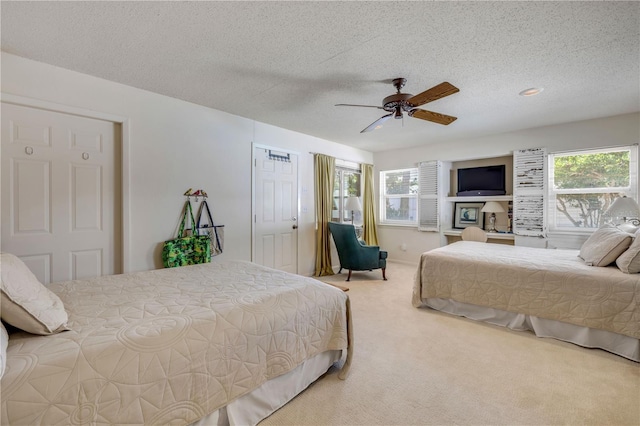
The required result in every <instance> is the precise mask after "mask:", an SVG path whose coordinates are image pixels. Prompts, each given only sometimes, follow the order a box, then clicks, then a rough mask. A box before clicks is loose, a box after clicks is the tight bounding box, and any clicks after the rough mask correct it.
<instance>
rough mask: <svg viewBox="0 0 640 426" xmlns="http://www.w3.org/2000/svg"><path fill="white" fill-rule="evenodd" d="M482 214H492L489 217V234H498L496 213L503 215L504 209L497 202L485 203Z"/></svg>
mask: <svg viewBox="0 0 640 426" xmlns="http://www.w3.org/2000/svg"><path fill="white" fill-rule="evenodd" d="M481 211H482V213H491V216H489V229H487V232H498V230H497V229H496V213H503V212H504V208H503V207H502V205H501V204H500V203H498V202H497V201H488V202H486V203H485V205H484V207H482V210H481Z"/></svg>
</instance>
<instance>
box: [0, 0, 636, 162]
mask: <svg viewBox="0 0 640 426" xmlns="http://www.w3.org/2000/svg"><path fill="white" fill-rule="evenodd" d="M1 12H2V18H1V19H2V22H1V25H2V26H1V31H2V50H3V51H6V52H9V53H12V54H15V55H19V56H23V57H26V58H30V59H34V60H36V61H41V62H45V63H49V64H52V65H56V66H59V67H62V68H67V69H71V70H75V71H79V72H82V73H86V74H90V75H94V76H97V77H101V78H105V79H108V80H112V81H116V82H120V83H123V84H127V85H130V86H134V87H138V88H142V89H146V90H150V91H153V92H157V93H161V94H164V95H168V96H172V97H175V98H179V99H183V100H187V101H190V102H193V103H196V104H201V105H205V106H208V107H211V108H215V109H218V110H222V111H227V112H229V113H232V114H236V115H239V116H243V117H247V118H251V119H255V120H257V121H261V122H265V123H269V124H273V125H275V126H279V127H283V128H287V129H291V130H295V131H298V132H302V133H306V134H309V135H313V136H317V137H320V138H324V139H328V140H331V141H335V142H339V143H343V144H347V145H351V146H354V147H357V148H361V149H365V150H369V151H384V150H391V149H397V148H403V147H412V146H418V145H425V144H430V143H439V142H446V141H450V140H455V139H461V138H469V137H475V136H483V135H489V134H494V133H501V132H506V131H513V130H518V129H525V128H531V127H538V126H544V125H551V124H558V123H564V122H570V121H576V120H584V119H591V118H596V117H605V116H611V115H617V114H624V113H630V112H636V111H639V110H640V3H638V2H563V1H559V2H531V1H527V2H244V1H241V2H206V1H201V2H151V1H143V2H88V1H85V2H23V1H20V2H9V1H2V10H1ZM395 77H405V78H406V79H407V84H406V86H405V88H404V89H403V92H406V93H412V94H417V93H420V92H422V91H424V90H426V89H428V88H430V87H432V86H434V85H436V84H439V83H441V82H443V81H449V82H451V83H452V84H453V85H455V86H457V87H458V88H459V89H460V92H459V93H456V94H454V95H451V96H449V97H446V98H443V99H440V100H438V101H435V102H433V103H429V104H427V105H424V106H423V108H424V109H428V110H431V111H436V112H440V113H443V114H448V115H453V116H456V117H458V120H457V121H455V122H454V123H452V124H451V125H449V126H442V125H439V124H434V123H430V122H427V121H423V120H419V119H416V118H410V117H408V116H406V114H405V118H404V120H402V121H401V120H389V121H387V122H386V123H385V125H384V127H383V128H382V129H380V130H376V131H374V132H369V133H364V134H361V133H360V130H362V129H363V128H365V127H366V126H368V125H369V124H370V123H372V122H373V121H375V120H376V119H377V118H379V117H380V116H381V115H383V114H385V112H384V111H382V110H378V109H374V108H355V107H336V106H334V105H335V104H337V103H352V104H365V105H380V104H381V102H382V99H383V98H384V97H385V96H388V95H391V94H393V93H394V92H395V89H394V88H393V87H392V85H391V83H390V80H391V79H393V78H395ZM532 86H536V87H543V88H544V91H543V92H542V94H540V95H538V96H534V97H522V96H518V92H520V91H521V90H523V89H526V88H529V87H532Z"/></svg>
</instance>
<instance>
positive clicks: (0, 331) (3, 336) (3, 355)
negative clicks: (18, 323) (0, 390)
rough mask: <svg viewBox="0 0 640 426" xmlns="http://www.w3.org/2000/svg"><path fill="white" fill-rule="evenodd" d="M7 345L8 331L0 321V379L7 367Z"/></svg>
mask: <svg viewBox="0 0 640 426" xmlns="http://www.w3.org/2000/svg"><path fill="white" fill-rule="evenodd" d="M7 346H9V333H7V329H6V328H4V324H2V323H1V322H0V379H1V378H2V376H4V370H5V369H6V368H7Z"/></svg>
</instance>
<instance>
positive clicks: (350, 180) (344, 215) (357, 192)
mask: <svg viewBox="0 0 640 426" xmlns="http://www.w3.org/2000/svg"><path fill="white" fill-rule="evenodd" d="M361 195H362V174H361V171H360V164H358V163H353V162H351V161H344V160H339V159H336V174H335V182H334V185H333V212H332V214H331V217H332V221H333V222H342V223H351V221H352V215H353V223H355V224H361V223H362V212H361V211H358V210H353V211H351V210H346V209H345V206H346V204H347V200H348V199H349V197H358V198H360V203H361V204H362V197H361Z"/></svg>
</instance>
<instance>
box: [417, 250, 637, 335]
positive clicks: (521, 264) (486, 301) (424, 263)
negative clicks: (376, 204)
mask: <svg viewBox="0 0 640 426" xmlns="http://www.w3.org/2000/svg"><path fill="white" fill-rule="evenodd" d="M578 253H579V251H578V250H550V249H539V248H530V247H519V246H507V245H501V244H486V243H478V242H470V241H460V242H456V243H454V244H450V245H447V246H444V247H440V248H437V249H435V250H431V251H428V252H426V253H423V254H422V256H421V258H420V264H419V266H418V271H417V273H416V277H415V284H414V290H413V305H414V306H416V307H420V306H423V305H424V302H425V301H426V300H427V299H429V298H441V299H451V300H455V301H458V302H463V303H468V304H472V305H477V306H482V307H489V308H496V309H499V310H502V311H507V312H514V313H520V314H526V315H531V316H536V317H540V318H545V319H549V320H556V321H561V322H564V323H569V324H574V325H578V326H584V327H589V328H593V329H598V330H606V331H609V332H613V333H618V334H621V335H624V336H629V337H632V338H635V339H640V310H639V308H638V303H639V302H640V276H639V275H638V274H625V273H623V272H622V271H620V270H619V269H618V268H617V267H615V266H609V267H594V266H588V265H586V264H585V262H584V261H582V260H581V259H580V258H578Z"/></svg>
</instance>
